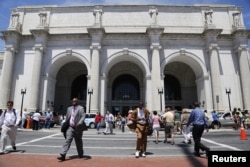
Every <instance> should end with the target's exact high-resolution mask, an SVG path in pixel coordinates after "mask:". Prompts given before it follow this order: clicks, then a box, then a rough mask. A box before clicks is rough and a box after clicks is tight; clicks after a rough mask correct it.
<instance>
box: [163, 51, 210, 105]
mask: <svg viewBox="0 0 250 167" xmlns="http://www.w3.org/2000/svg"><path fill="white" fill-rule="evenodd" d="M172 63H179V64H180V63H184V64H185V65H186V66H188V67H189V69H190V70H192V71H193V73H194V78H193V81H194V82H195V84H196V95H195V96H197V97H196V98H197V99H195V100H198V101H199V102H203V101H205V102H206V104H205V106H203V107H210V101H211V83H210V80H209V78H210V77H209V73H208V71H207V68H206V64H205V62H204V61H203V60H202V59H201V57H199V56H198V55H196V54H193V53H191V52H187V51H186V50H183V49H180V51H177V52H174V53H172V54H170V55H168V56H167V57H166V58H165V59H164V60H163V61H162V62H161V73H162V74H164V72H165V68H166V67H167V66H168V65H171V64H172ZM187 69H188V68H187ZM170 74H171V73H170ZM173 74H174V73H173ZM190 74H191V73H190ZM175 76H177V75H175ZM177 79H178V80H180V81H181V80H182V81H183V82H180V83H181V84H182V89H183V88H185V87H186V86H187V85H186V84H188V83H191V82H186V81H188V80H186V79H188V78H186V79H185V78H178V76H177ZM191 79H192V78H190V79H189V81H191ZM189 91H190V90H189ZM185 92H186V93H187V90H185ZM186 93H185V94H186ZM183 96H184V97H185V95H183ZM193 97H194V96H193ZM185 99H186V98H185ZM188 100H189V101H190V100H191V99H190V98H189V99H188ZM186 103H187V102H186ZM185 105H186V104H185Z"/></svg>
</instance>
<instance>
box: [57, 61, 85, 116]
mask: <svg viewBox="0 0 250 167" xmlns="http://www.w3.org/2000/svg"><path fill="white" fill-rule="evenodd" d="M86 76H87V68H86V66H85V65H84V64H83V63H80V62H70V63H67V64H65V65H64V66H62V67H61V69H60V70H59V71H58V73H57V76H56V85H55V106H54V110H55V111H57V112H59V113H61V114H65V112H66V109H67V107H68V106H69V105H71V99H72V98H73V97H77V98H78V99H79V103H80V104H81V105H83V106H86V95H87V93H86V92H87V77H86ZM85 108H86V107H85Z"/></svg>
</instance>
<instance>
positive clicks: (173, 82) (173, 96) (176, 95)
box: [164, 74, 181, 100]
mask: <svg viewBox="0 0 250 167" xmlns="http://www.w3.org/2000/svg"><path fill="white" fill-rule="evenodd" d="M164 90H165V92H164V95H165V100H181V86H180V83H179V81H178V80H177V79H176V78H175V77H174V76H172V75H169V74H167V75H165V78H164Z"/></svg>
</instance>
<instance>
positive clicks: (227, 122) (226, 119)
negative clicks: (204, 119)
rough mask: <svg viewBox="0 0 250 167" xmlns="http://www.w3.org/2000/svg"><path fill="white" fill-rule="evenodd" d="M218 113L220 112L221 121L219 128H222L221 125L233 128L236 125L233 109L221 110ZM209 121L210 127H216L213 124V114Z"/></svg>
mask: <svg viewBox="0 0 250 167" xmlns="http://www.w3.org/2000/svg"><path fill="white" fill-rule="evenodd" d="M217 114H218V118H219V119H218V121H219V124H218V128H221V127H231V128H233V127H234V126H235V123H234V118H233V114H232V111H226V112H219V113H217ZM208 122H209V125H210V128H212V129H214V128H215V125H214V124H213V119H212V116H211V117H210V118H209V121H208Z"/></svg>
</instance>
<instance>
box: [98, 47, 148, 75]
mask: <svg viewBox="0 0 250 167" xmlns="http://www.w3.org/2000/svg"><path fill="white" fill-rule="evenodd" d="M125 55H127V56H125ZM121 61H131V62H133V63H135V64H136V65H138V66H139V67H140V69H141V70H142V71H143V73H144V75H145V76H148V75H150V70H149V65H148V63H147V61H146V60H145V59H144V58H143V57H142V56H141V55H139V54H137V53H135V52H132V51H129V50H123V51H120V52H117V53H114V54H112V55H111V56H110V57H109V58H108V59H107V60H106V61H105V62H104V63H103V65H102V68H101V74H102V75H106V74H107V73H108V72H109V71H110V69H111V68H112V67H113V66H114V65H115V64H116V63H119V62H121Z"/></svg>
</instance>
